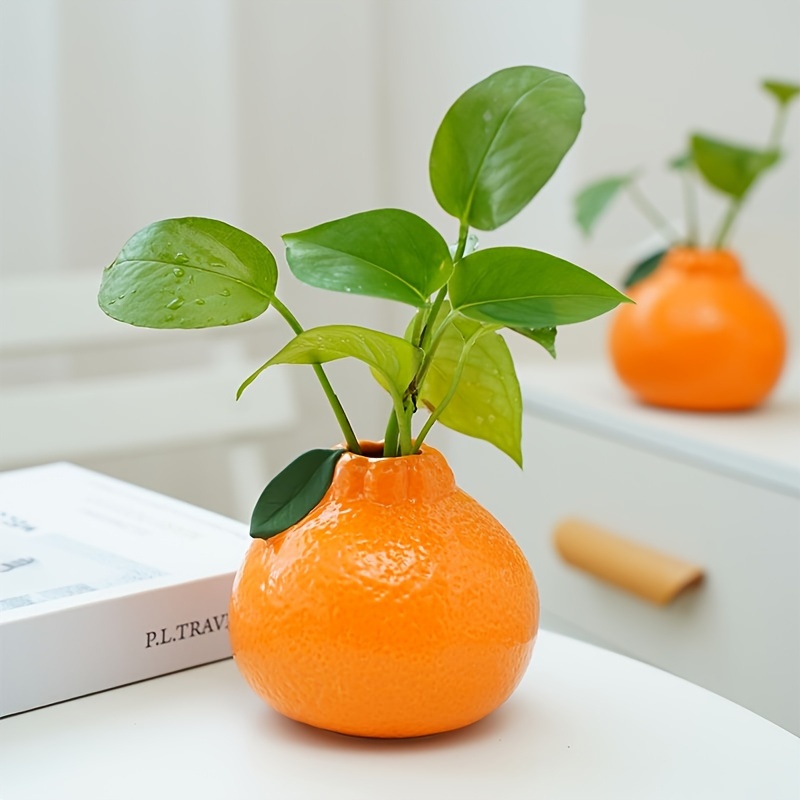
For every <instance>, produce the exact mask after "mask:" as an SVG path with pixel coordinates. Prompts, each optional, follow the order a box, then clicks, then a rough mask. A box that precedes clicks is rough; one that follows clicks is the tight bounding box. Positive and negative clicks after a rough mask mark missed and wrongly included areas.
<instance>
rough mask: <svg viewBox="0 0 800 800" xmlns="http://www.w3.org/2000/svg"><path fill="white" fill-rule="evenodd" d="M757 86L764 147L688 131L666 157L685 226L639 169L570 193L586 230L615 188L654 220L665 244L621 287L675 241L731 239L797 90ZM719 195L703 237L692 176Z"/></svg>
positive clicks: (775, 84) (779, 84)
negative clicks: (771, 108)
mask: <svg viewBox="0 0 800 800" xmlns="http://www.w3.org/2000/svg"><path fill="white" fill-rule="evenodd" d="M761 88H762V89H763V90H764V91H765V92H767V94H769V95H770V97H771V98H772V99H773V100H774V101H775V116H774V120H773V123H772V128H771V130H770V133H769V136H768V138H767V142H766V144H765V146H764V147H763V148H753V147H748V146H745V145H741V144H735V143H732V142H730V141H727V140H723V139H718V138H716V137H712V136H707V135H705V134H701V133H693V134H690V136H689V142H688V145H687V147H685V148H684V151H683V153H681V154H680V155H679V156H678V157H676V158H673V159H671V160H670V161H669V162H668V167H669V168H670V169H671V170H674V171H675V172H676V173H677V174H678V175H679V176H680V179H681V182H682V185H683V192H682V196H683V206H684V218H685V222H684V228H683V230H682V231H680V230H678V229H677V228H676V227H675V226H674V225H673V224H672V222H670V220H669V219H668V218H667V217H666V216H665V215H664V214H662V213H661V211H659V209H658V208H657V207H656V206H655V205H654V204H653V203H651V202H650V200H649V199H648V198H647V197H646V196H645V194H644V193H643V192H642V190H641V187H640V186H639V184H638V179H639V176H640V173H639V171H633V172H629V173H626V174H623V175H611V176H609V177H605V178H602V179H601V180H598V181H595V182H593V183H591V184H590V185H588V186H586V187H585V188H584V189H583V190H582V191H581V192H580V193H579V194H578V195H577V197H576V198H575V219H576V221H577V223H578V226H579V227H580V228H581V229H582V230H583V232H584V233H585V234H586V235H588V234H590V233H591V232H592V230H593V228H594V225H595V223H596V222H597V220H598V219H599V218H600V217H601V216H602V214H603V213H604V212H605V211H606V209H607V208H608V207H609V205H610V204H611V202H612V201H613V200H614V199H615V198H616V197H617V196H619V195H620V194H622V193H625V192H626V193H627V194H628V197H629V199H630V200H631V202H632V203H633V205H634V206H635V207H636V208H637V209H638V210H639V211H640V212H641V213H642V214H643V215H644V216H645V217H646V218H647V219H648V221H649V222H650V223H652V224H653V226H654V227H655V229H656V230H657V231H658V232H659V234H660V235H661V236H662V238H663V239H664V246H663V247H661V248H659V249H658V250H657V251H656V252H655V253H653V254H651V255H649V256H647V257H646V258H645V259H643V260H642V261H641V262H639V263H638V264H636V265H635V266H634V267H633V268H632V269H631V270H630V272H629V274H628V275H627V277H626V278H625V280H624V285H625V287H630V286H633V285H634V284H635V283H638V282H639V281H640V280H642V279H643V278H646V277H647V276H648V275H649V274H650V273H651V272H653V271H654V270H655V269H656V267H657V266H658V265H659V264H660V263H661V260H662V259H663V257H664V256H665V255H666V253H667V251H668V250H669V249H670V248H672V247H675V246H685V247H700V246H703V245H704V244H705V245H706V246H708V247H711V248H713V249H718V250H719V249H723V248H724V247H726V246H727V245H728V243H729V241H730V236H731V233H732V230H733V225H734V223H735V222H736V219H737V217H738V216H739V212H740V211H741V209H742V206H743V204H744V202H745V199H746V198H747V196H748V195H749V193H750V191H751V190H752V188H753V187H754V186H755V184H756V183H757V182H758V180H759V178H761V177H762V175H763V174H764V173H765V172H767V171H768V170H770V169H772V167H774V166H775V165H776V164H777V163H778V162H779V161H780V158H781V150H780V148H781V140H782V138H783V133H784V130H785V127H786V120H787V117H788V113H789V106H790V105H791V104H792V101H793V100H794V99H795V98H796V97H797V96H798V95H800V85H797V84H794V83H788V82H785V81H775V80H764V81H762V82H761ZM698 179H699V180H701V181H703V182H704V183H705V185H706V186H708V187H710V188H711V189H713V190H716V191H717V192H719V193H721V194H722V195H724V196H725V197H726V199H727V208H726V209H725V212H724V214H723V216H722V218H721V219H720V221H719V223H718V224H717V226H716V228H715V229H714V231H713V233H712V234H711V235H710V236H709V237H708V238H707V239H704V238H703V236H702V234H701V230H700V220H699V214H698V204H697V195H696V184H697V181H698Z"/></svg>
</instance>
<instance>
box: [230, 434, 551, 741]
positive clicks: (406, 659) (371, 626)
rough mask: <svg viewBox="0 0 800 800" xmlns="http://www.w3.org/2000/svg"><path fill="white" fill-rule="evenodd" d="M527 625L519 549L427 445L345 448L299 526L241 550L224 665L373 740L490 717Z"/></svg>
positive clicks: (525, 647) (269, 693)
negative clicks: (377, 452) (388, 450)
mask: <svg viewBox="0 0 800 800" xmlns="http://www.w3.org/2000/svg"><path fill="white" fill-rule="evenodd" d="M366 452H370V450H369V448H367V450H366ZM538 621H539V603H538V595H537V591H536V585H535V583H534V579H533V575H532V573H531V570H530V567H529V566H528V563H527V561H526V560H525V557H524V555H523V554H522V551H521V550H520V548H519V547H518V546H517V544H516V543H515V542H514V540H513V539H512V538H511V536H510V535H509V533H508V532H507V531H506V530H505V529H504V528H503V527H502V526H501V525H500V523H499V522H497V520H495V519H494V517H492V516H491V515H490V514H489V513H488V512H487V511H486V510H485V509H484V508H482V507H481V506H480V505H479V504H478V503H477V502H475V500H473V499H472V498H471V497H469V496H468V495H467V494H465V493H464V492H462V491H461V490H460V489H458V488H457V487H456V485H455V482H454V479H453V473H452V472H451V470H450V468H449V466H448V465H447V462H446V461H445V459H444V457H443V456H442V455H441V454H440V453H439V452H437V451H436V450H434V449H432V448H429V447H425V446H424V447H423V448H422V451H421V452H420V453H419V454H418V455H414V456H406V457H399V458H386V459H384V458H377V457H374V458H373V457H367V456H356V455H353V454H352V453H346V454H345V455H343V456H342V457H341V458H340V460H339V462H338V463H337V466H336V471H335V473H334V479H333V483H332V484H331V486H330V488H329V490H328V492H327V494H326V495H325V497H324V498H323V499H322V501H321V502H320V503H319V504H318V505H317V506H316V508H314V509H313V511H311V513H310V514H309V515H308V516H307V517H306V518H305V519H303V520H302V521H301V522H299V523H297V524H296V525H295V526H293V527H292V528H289V529H288V530H287V531H285V532H283V533H282V534H279V535H278V536H275V537H273V538H271V539H268V540H261V539H256V540H254V541H253V544H252V545H251V547H250V549H249V551H248V553H247V556H246V558H245V561H244V563H243V564H242V567H241V568H240V570H239V573H238V575H237V577H236V580H235V583H234V588H233V595H232V598H231V605H230V635H231V642H232V645H233V653H234V658H235V660H236V664H237V666H238V667H239V669H240V671H241V672H242V674H243V675H244V677H245V678H246V679H247V681H248V682H249V684H250V685H251V687H252V688H253V689H254V690H255V691H256V692H257V693H258V694H259V695H260V696H261V697H262V698H263V699H264V700H266V702H267V703H269V704H270V705H271V706H272V707H274V708H275V709H277V710H278V711H279V712H281V713H282V714H285V715H286V716H288V717H290V718H292V719H295V720H299V721H300V722H305V723H308V724H309V725H313V726H316V727H319V728H325V729H328V730H333V731H338V732H340V733H346V734H353V735H358V736H373V737H407V736H422V735H425V734H432V733H438V732H441V731H447V730H452V729H455V728H460V727H462V726H464V725H469V724H470V723H472V722H475V721H476V720H479V719H481V718H482V717H484V716H485V715H487V714H489V713H490V712H491V711H493V710H494V709H495V708H497V707H498V706H499V705H500V704H501V703H503V702H504V701H505V700H506V699H507V698H508V697H509V695H510V694H511V693H512V692H513V690H514V688H515V687H516V686H517V684H518V682H519V681H520V679H521V678H522V675H523V673H524V672H525V669H526V667H527V665H528V661H529V659H530V655H531V650H532V648H533V643H534V640H535V637H536V632H537V628H538Z"/></svg>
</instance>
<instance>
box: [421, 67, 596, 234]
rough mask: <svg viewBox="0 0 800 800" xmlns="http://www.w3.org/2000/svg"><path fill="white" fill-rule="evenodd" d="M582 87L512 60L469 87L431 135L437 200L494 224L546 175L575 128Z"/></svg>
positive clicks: (469, 220) (460, 214) (484, 226)
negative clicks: (432, 135) (513, 63)
mask: <svg viewBox="0 0 800 800" xmlns="http://www.w3.org/2000/svg"><path fill="white" fill-rule="evenodd" d="M583 112H584V99H583V92H582V91H581V90H580V89H579V88H578V86H577V85H576V84H575V83H574V82H573V80H572V79H571V78H569V77H568V76H567V75H562V74H561V73H559V72H552V71H550V70H547V69H541V68H539V67H510V68H509V69H503V70H500V72H495V73H494V74H493V75H490V76H489V77H488V78H486V79H485V80H483V81H481V82H480V83H478V84H476V85H475V86H473V87H472V88H470V89H468V90H467V91H466V92H465V93H464V94H462V95H461V97H459V98H458V100H456V102H455V103H454V104H453V105H452V106H451V107H450V110H449V111H448V112H447V114H446V115H445V117H444V119H443V120H442V124H441V125H440V126H439V130H438V131H437V132H436V137H435V138H434V142H433V148H432V150H431V157H430V178H431V186H432V188H433V193H434V195H435V196H436V199H437V201H438V202H439V205H440V206H441V207H442V208H443V209H444V210H445V211H447V213H448V214H452V215H453V216H454V217H456V218H457V219H459V220H460V221H461V222H462V223H463V224H466V225H469V226H471V227H473V228H478V229H480V230H487V231H488V230H494V229H495V228H499V227H500V226H501V225H502V224H503V223H505V222H508V220H510V219H511V218H512V217H514V216H516V215H517V214H518V213H519V212H520V211H521V210H522V209H523V208H524V207H525V206H526V205H527V204H528V203H529V202H530V201H531V200H532V199H533V197H534V196H535V195H536V193H537V192H538V191H539V190H540V189H541V188H542V187H543V186H544V185H545V184H546V183H547V181H548V180H549V179H550V177H551V176H552V174H553V173H554V172H555V171H556V168H557V167H558V165H559V164H560V163H561V159H562V158H564V156H565V155H566V153H567V151H568V150H569V149H570V147H572V143H573V142H574V141H575V138H576V137H577V135H578V132H579V131H580V127H581V117H582V116H583Z"/></svg>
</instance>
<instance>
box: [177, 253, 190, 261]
mask: <svg viewBox="0 0 800 800" xmlns="http://www.w3.org/2000/svg"><path fill="white" fill-rule="evenodd" d="M175 260H176V261H177V262H178V263H179V264H188V263H189V256H187V255H186V253H176V254H175Z"/></svg>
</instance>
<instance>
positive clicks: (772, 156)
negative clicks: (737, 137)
mask: <svg viewBox="0 0 800 800" xmlns="http://www.w3.org/2000/svg"><path fill="white" fill-rule="evenodd" d="M691 142H692V158H693V160H694V163H695V165H696V166H697V169H698V171H699V172H700V174H701V175H702V176H703V177H704V178H705V179H706V181H707V182H708V183H709V184H710V185H711V186H713V187H714V188H715V189H718V190H719V191H720V192H723V193H724V194H727V195H730V196H731V197H734V198H736V199H741V198H742V197H744V195H745V194H746V193H747V190H748V189H749V188H750V187H751V186H752V185H753V182H754V181H755V180H756V178H758V176H759V175H760V174H761V173H762V172H764V171H765V170H767V169H769V168H770V167H772V166H774V165H775V164H776V163H777V162H778V159H779V158H780V154H779V153H778V152H777V151H776V150H753V149H751V148H749V147H742V146H740V145H735V144H730V143H729V142H723V141H721V140H719V139H712V138H711V137H709V136H701V135H699V134H695V135H694V136H692V139H691Z"/></svg>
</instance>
